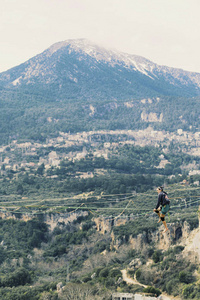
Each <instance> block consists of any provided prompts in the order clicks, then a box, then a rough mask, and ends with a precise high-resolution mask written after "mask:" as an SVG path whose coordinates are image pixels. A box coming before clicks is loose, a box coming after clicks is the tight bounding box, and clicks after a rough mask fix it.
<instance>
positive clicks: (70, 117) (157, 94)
mask: <svg viewBox="0 0 200 300" xmlns="http://www.w3.org/2000/svg"><path fill="white" fill-rule="evenodd" d="M199 95H200V74H199V73H191V72H187V71H184V70H180V69H174V68H169V67H165V66H159V65H157V64H155V63H153V62H151V61H149V60H147V59H145V58H143V57H140V56H135V55H130V54H126V53H121V52H117V51H112V50H106V49H104V48H102V47H99V46H96V45H94V44H92V43H91V42H89V41H88V40H85V39H78V40H68V41H64V42H60V43H56V44H54V45H52V46H51V47H50V48H48V49H47V50H45V51H44V52H43V53H41V54H38V55H37V56H35V57H33V58H31V59H30V60H28V61H26V62H25V63H23V64H21V65H19V66H17V67H14V68H12V69H10V70H8V71H6V72H3V73H1V74H0V108H1V118H0V128H1V130H0V144H5V143H9V141H10V139H20V138H22V139H24V140H27V139H31V140H32V139H33V140H39V141H45V140H46V138H49V137H50V136H54V137H55V136H59V132H60V131H62V132H69V131H70V132H81V131H91V130H118V129H123V130H129V129H132V130H138V129H144V128H147V127H148V126H149V125H150V126H151V127H152V128H153V129H155V130H166V131H171V132H174V131H177V129H183V130H186V131H187V130H189V131H191V130H192V131H200V123H199V103H200V97H199Z"/></svg>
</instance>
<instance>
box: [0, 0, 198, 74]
mask: <svg viewBox="0 0 200 300" xmlns="http://www.w3.org/2000/svg"><path fill="white" fill-rule="evenodd" d="M0 8H1V10H0V72H2V71H5V70H7V69H9V68H11V67H14V66H16V65H19V64H20V63H23V62H25V61H26V60H28V59H29V58H31V57H33V56H35V55H37V54H39V53H41V52H43V51H44V50H45V49H46V48H48V47H49V46H51V45H52V44H54V43H56V42H59V41H64V40H67V39H73V38H87V39H89V40H91V41H92V42H95V43H97V44H99V45H102V46H104V47H108V48H114V49H116V50H119V51H123V52H127V53H130V54H136V55H140V56H144V57H145V58H148V59H150V60H152V61H153V62H155V63H158V64H161V65H167V66H170V67H175V68H182V69H185V70H188V71H195V72H200V59H199V56H200V0H0Z"/></svg>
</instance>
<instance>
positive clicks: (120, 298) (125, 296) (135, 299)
mask: <svg viewBox="0 0 200 300" xmlns="http://www.w3.org/2000/svg"><path fill="white" fill-rule="evenodd" d="M157 299H158V298H157V297H151V296H145V295H140V294H135V295H133V294H132V293H114V294H112V300H157ZM159 299H162V298H159Z"/></svg>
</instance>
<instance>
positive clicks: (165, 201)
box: [156, 192, 170, 209]
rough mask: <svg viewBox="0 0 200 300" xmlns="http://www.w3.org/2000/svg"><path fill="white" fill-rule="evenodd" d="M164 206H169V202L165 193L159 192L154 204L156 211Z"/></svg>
mask: <svg viewBox="0 0 200 300" xmlns="http://www.w3.org/2000/svg"><path fill="white" fill-rule="evenodd" d="M166 204H170V201H169V199H168V197H167V193H165V192H160V193H159V194H158V202H157V204H156V209H158V207H160V206H165V205H166Z"/></svg>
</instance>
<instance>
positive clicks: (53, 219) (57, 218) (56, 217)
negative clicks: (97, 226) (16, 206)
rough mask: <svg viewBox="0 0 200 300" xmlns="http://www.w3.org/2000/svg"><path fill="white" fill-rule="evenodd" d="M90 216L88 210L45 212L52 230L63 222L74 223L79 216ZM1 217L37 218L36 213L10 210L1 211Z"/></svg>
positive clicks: (17, 218)
mask: <svg viewBox="0 0 200 300" xmlns="http://www.w3.org/2000/svg"><path fill="white" fill-rule="evenodd" d="M80 216H83V217H86V216H88V212H87V211H76V212H66V213H60V214H58V213H51V214H44V215H43V221H44V222H45V223H46V224H47V225H49V227H50V230H53V229H54V228H55V227H56V226H58V225H59V224H61V223H64V224H65V225H66V224H69V223H72V222H73V221H74V220H77V218H78V217H80ZM0 218H2V219H14V220H20V221H25V222H27V221H29V220H32V219H33V218H35V215H33V214H28V213H26V214H15V213H10V212H0Z"/></svg>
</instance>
